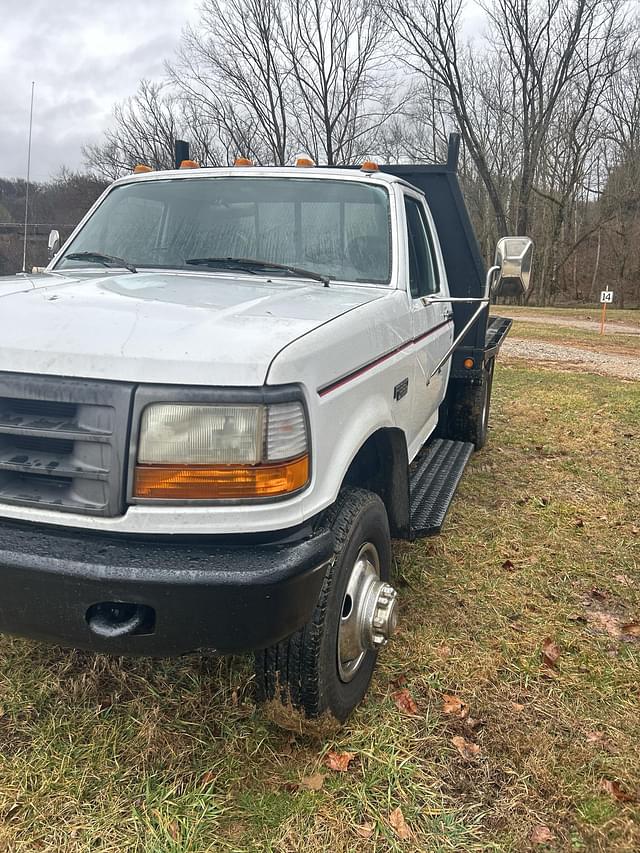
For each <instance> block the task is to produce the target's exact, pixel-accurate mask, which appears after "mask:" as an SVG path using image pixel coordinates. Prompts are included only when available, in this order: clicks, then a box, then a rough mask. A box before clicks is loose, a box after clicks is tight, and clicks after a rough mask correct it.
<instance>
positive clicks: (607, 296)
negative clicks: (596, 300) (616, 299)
mask: <svg viewBox="0 0 640 853" xmlns="http://www.w3.org/2000/svg"><path fill="white" fill-rule="evenodd" d="M600 302H602V304H603V305H604V304H605V303H611V302H613V290H601V291H600Z"/></svg>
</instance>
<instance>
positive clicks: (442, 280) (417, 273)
mask: <svg viewBox="0 0 640 853" xmlns="http://www.w3.org/2000/svg"><path fill="white" fill-rule="evenodd" d="M404 209H405V218H406V224H407V261H408V263H407V275H408V277H409V280H408V282H407V291H408V294H409V298H410V302H411V318H412V334H413V341H414V344H413V349H414V353H415V381H414V388H413V395H412V398H413V399H412V420H413V424H412V425H413V427H414V428H413V430H412V435H414V436H416V439H417V447H415V448H410V452H411V451H413V452H416V451H417V449H418V448H419V447H420V445H421V444H422V443H423V442H424V441H425V439H426V438H427V437H428V435H429V433H430V432H431V431H432V430H433V429H434V427H435V424H436V416H437V412H438V407H439V405H440V403H441V402H442V401H443V399H444V396H445V393H446V390H447V381H448V378H449V369H450V362H447V363H446V364H445V366H444V367H443V368H442V369H441V370H440V371H439V372H438V373H437V374H436V375H435V376H434V377H433V379H431V380H430V379H429V377H430V376H431V373H432V372H433V370H434V368H435V366H436V365H437V364H438V362H439V361H440V359H441V358H442V357H443V356H444V355H445V353H446V352H447V350H448V348H449V347H450V345H451V343H452V341H453V312H452V308H451V303H447V302H441V303H436V304H433V305H429V304H428V303H427V301H426V299H425V297H427V296H433V295H436V294H437V295H439V296H444V297H447V296H448V295H449V288H448V285H447V279H446V273H445V270H444V265H443V263H442V258H441V255H440V251H439V244H438V242H437V240H436V239H435V238H434V231H433V222H432V220H431V217H430V215H429V213H428V211H427V209H426V206H425V204H424V201H423V200H422V199H421V198H420V196H418V195H417V194H416V195H415V196H414V195H413V194H412V193H409V192H405V194H404Z"/></svg>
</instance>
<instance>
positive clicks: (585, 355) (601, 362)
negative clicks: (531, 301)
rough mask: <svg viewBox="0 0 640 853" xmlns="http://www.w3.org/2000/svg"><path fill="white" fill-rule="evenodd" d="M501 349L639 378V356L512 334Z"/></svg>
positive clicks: (509, 353)
mask: <svg viewBox="0 0 640 853" xmlns="http://www.w3.org/2000/svg"><path fill="white" fill-rule="evenodd" d="M519 319H520V318H519ZM501 352H502V353H503V354H504V355H505V356H507V358H518V359H520V358H525V359H527V360H529V361H545V362H550V363H553V364H555V365H557V366H559V367H564V368H569V369H574V370H584V371H586V372H588V373H600V374H603V375H605V376H618V377H620V378H622V379H635V380H640V355H638V356H632V355H623V354H621V353H605V352H594V351H593V350H588V349H580V348H579V347H570V346H565V345H564V344H550V343H546V342H543V341H524V340H522V339H521V338H514V337H512V336H511V335H510V336H509V337H508V338H507V339H506V341H505V342H504V344H503V345H502V350H501Z"/></svg>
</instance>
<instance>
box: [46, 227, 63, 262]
mask: <svg viewBox="0 0 640 853" xmlns="http://www.w3.org/2000/svg"><path fill="white" fill-rule="evenodd" d="M59 249H60V233H59V232H58V231H56V230H55V228H54V229H53V231H49V241H48V243H47V257H48V258H49V260H51V259H52V258H53V257H54V256H55V255H57V254H58V251H59Z"/></svg>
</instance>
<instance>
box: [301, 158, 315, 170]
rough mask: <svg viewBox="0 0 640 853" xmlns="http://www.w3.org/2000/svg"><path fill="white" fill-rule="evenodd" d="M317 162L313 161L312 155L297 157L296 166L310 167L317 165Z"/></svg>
mask: <svg viewBox="0 0 640 853" xmlns="http://www.w3.org/2000/svg"><path fill="white" fill-rule="evenodd" d="M315 165H316V164H315V163H314V162H313V160H312V159H311V157H297V158H296V166H297V167H298V168H299V169H308V168H310V167H311V166H315Z"/></svg>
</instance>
